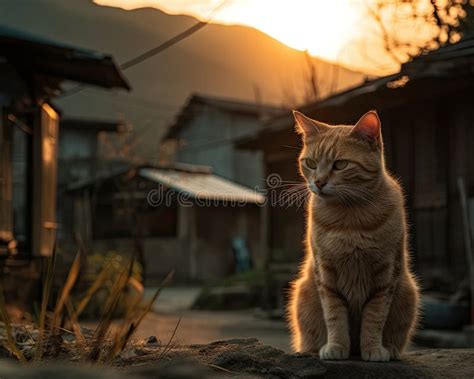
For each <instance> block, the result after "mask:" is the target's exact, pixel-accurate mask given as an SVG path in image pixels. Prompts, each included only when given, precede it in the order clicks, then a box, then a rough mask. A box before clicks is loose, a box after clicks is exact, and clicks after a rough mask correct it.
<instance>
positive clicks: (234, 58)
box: [0, 0, 364, 157]
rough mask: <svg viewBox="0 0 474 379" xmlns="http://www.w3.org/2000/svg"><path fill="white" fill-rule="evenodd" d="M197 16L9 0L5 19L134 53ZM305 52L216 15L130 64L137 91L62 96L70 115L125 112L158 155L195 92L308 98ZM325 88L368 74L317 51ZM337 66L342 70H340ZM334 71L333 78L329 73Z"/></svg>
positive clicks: (3, 5) (127, 55)
mask: <svg viewBox="0 0 474 379" xmlns="http://www.w3.org/2000/svg"><path fill="white" fill-rule="evenodd" d="M197 21H198V20H197V19H196V18H194V17H192V16H189V15H170V14H168V13H166V12H164V11H162V10H159V9H156V8H150V7H147V8H138V9H134V10H129V11H127V10H124V9H121V8H114V7H110V6H101V5H98V4H95V3H94V2H92V1H91V0H68V1H67V2H64V1H61V0H2V1H1V2H0V23H2V24H5V25H7V26H11V27H15V28H17V29H22V30H26V31H30V32H34V33H38V34H41V35H44V36H45V37H48V38H51V39H55V40H58V41H62V42H67V43H71V44H74V45H77V46H80V47H84V48H89V49H93V50H97V51H100V52H104V53H108V54H112V55H113V56H114V59H115V61H116V62H118V63H121V62H124V61H127V60H129V59H131V58H133V57H135V56H137V55H139V54H141V53H143V52H144V51H147V50H149V49H150V48H153V47H156V46H158V45H159V44H160V43H162V42H164V41H165V40H167V39H169V38H170V37H172V36H174V35H176V34H178V33H180V32H182V31H183V30H185V29H187V28H189V27H190V26H191V25H193V24H194V23H196V22H197ZM305 59H306V58H305V56H304V53H302V52H300V51H298V50H295V49H292V48H290V47H288V46H286V45H284V44H283V43H281V42H279V41H278V40H276V39H274V38H273V37H271V36H268V35H266V34H265V33H263V32H261V31H259V30H258V29H256V28H252V27H246V26H242V25H221V24H215V23H211V24H209V25H207V26H206V27H205V28H203V29H201V30H200V31H198V32H197V33H195V34H193V35H192V36H191V37H189V38H187V39H185V40H183V41H181V42H180V43H178V44H176V45H175V46H173V47H172V48H170V49H168V50H166V51H164V52H163V53H161V54H159V55H157V56H155V57H152V58H151V59H148V60H147V61H145V62H143V63H141V64H139V65H137V66H135V67H132V68H130V69H129V70H126V71H125V75H126V77H127V79H128V80H129V82H130V84H131V86H132V89H133V90H132V92H131V93H130V94H126V93H123V92H108V91H101V90H98V89H87V90H85V91H81V92H80V93H78V94H75V95H72V96H65V97H64V98H62V99H61V100H60V101H58V102H57V103H58V104H59V106H60V108H62V109H63V110H64V113H65V115H67V116H68V117H74V116H79V117H89V118H91V117H97V118H104V117H106V118H123V119H125V120H126V121H128V122H131V123H132V124H133V125H134V127H135V129H136V130H137V132H138V133H139V134H140V135H141V141H140V143H139V148H138V149H137V150H139V152H140V153H141V154H142V155H143V156H144V157H153V156H154V155H155V154H156V149H157V148H158V141H159V139H160V138H161V136H162V135H163V134H164V133H165V132H166V128H167V126H168V125H169V124H170V123H171V121H172V120H173V118H174V117H175V115H176V114H177V112H178V111H179V108H180V106H182V105H183V104H184V102H185V100H186V99H187V98H188V97H189V96H190V95H191V93H193V92H200V93H204V94H209V95H212V96H225V97H227V98H229V97H230V98H236V99H241V100H246V101H249V100H255V99H256V98H257V93H258V94H259V96H258V97H259V100H260V101H261V102H264V103H268V104H274V105H290V103H297V102H301V100H302V99H303V97H304V92H305V86H306V85H307V82H306V80H307V79H306V77H305V72H306V71H307V69H308V68H307V64H306V61H305ZM311 61H312V62H313V64H314V65H315V66H316V68H317V71H318V72H319V75H320V77H319V81H318V82H319V83H320V87H321V92H322V94H323V95H325V94H327V92H328V88H329V85H330V83H328V80H329V81H330V78H331V76H333V77H334V76H337V77H338V78H339V81H338V83H337V85H336V86H335V90H336V91H340V90H343V89H345V88H348V87H351V86H354V85H356V84H359V83H360V82H361V81H362V80H363V78H364V75H363V74H361V73H358V72H355V71H351V70H348V69H346V68H339V67H338V66H335V65H333V64H331V63H329V62H325V61H323V60H321V59H318V58H313V59H311ZM335 73H337V74H335ZM328 78H329V79H328Z"/></svg>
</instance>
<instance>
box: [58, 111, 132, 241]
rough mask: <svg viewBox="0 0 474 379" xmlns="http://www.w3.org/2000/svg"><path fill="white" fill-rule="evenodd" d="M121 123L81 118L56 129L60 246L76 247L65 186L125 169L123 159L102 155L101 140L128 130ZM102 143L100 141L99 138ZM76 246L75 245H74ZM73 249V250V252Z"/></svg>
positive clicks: (72, 209)
mask: <svg viewBox="0 0 474 379" xmlns="http://www.w3.org/2000/svg"><path fill="white" fill-rule="evenodd" d="M129 129H130V126H129V125H127V124H126V123H124V122H122V121H111V120H97V119H84V118H63V119H62V120H61V122H60V127H59V143H58V166H59V167H60V168H61V170H59V171H58V204H59V205H58V209H57V219H58V220H57V223H58V226H59V229H58V239H59V240H60V241H61V244H62V245H63V246H64V244H65V243H66V244H68V243H73V244H76V243H77V241H76V237H77V236H75V235H74V228H73V224H74V207H73V202H72V199H71V197H70V196H67V193H66V192H67V190H68V187H69V186H70V185H71V184H72V183H76V182H79V181H84V180H87V179H92V178H95V177H97V176H98V175H99V174H100V173H101V172H104V171H106V170H113V169H116V168H118V167H124V166H125V165H127V164H128V162H127V163H126V162H125V161H124V160H122V161H117V160H113V161H111V160H110V159H108V157H105V156H104V151H102V150H103V146H101V138H100V137H107V136H111V137H113V136H115V135H118V134H120V133H123V132H126V131H129ZM102 140H103V138H102ZM76 246H77V245H76ZM73 250H75V248H74V249H73Z"/></svg>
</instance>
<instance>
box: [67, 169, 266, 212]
mask: <svg viewBox="0 0 474 379" xmlns="http://www.w3.org/2000/svg"><path fill="white" fill-rule="evenodd" d="M121 175H126V176H127V177H128V178H132V177H137V176H139V177H142V178H144V179H146V180H149V181H151V182H154V183H158V184H161V185H163V186H165V187H168V188H171V189H173V190H175V191H176V192H178V193H183V194H185V195H187V196H189V198H191V199H199V200H211V201H225V202H228V203H232V204H235V203H251V204H262V203H263V202H264V201H265V196H264V195H262V194H261V193H259V192H257V191H255V190H252V189H250V188H247V187H244V186H242V185H240V184H237V183H234V182H232V181H230V180H228V179H225V178H222V177H220V176H217V175H214V174H213V173H212V170H211V168H210V167H207V166H198V165H190V164H180V163H177V164H172V165H161V166H153V167H152V166H142V167H128V168H122V169H120V170H117V171H115V172H111V173H109V174H101V175H99V176H98V177H96V178H92V179H88V180H85V181H81V182H78V183H75V184H73V185H71V186H69V191H72V192H76V191H81V190H83V189H86V188H90V187H93V186H95V185H96V184H101V183H103V182H104V181H107V180H111V179H115V178H117V177H118V176H121Z"/></svg>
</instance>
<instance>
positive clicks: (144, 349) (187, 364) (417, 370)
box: [0, 339, 474, 379]
mask: <svg viewBox="0 0 474 379" xmlns="http://www.w3.org/2000/svg"><path fill="white" fill-rule="evenodd" d="M149 341H152V342H150V343H148V344H147V343H144V344H142V345H137V346H136V347H135V348H134V349H133V354H130V353H129V354H127V355H126V356H124V357H122V358H121V359H119V360H118V361H117V362H116V367H115V371H111V370H112V369H103V370H102V369H98V368H97V367H96V368H92V367H89V368H87V367H84V365H82V367H80V366H78V365H74V366H72V365H71V366H66V365H58V364H54V363H49V364H47V365H42V366H40V367H31V368H24V367H20V366H18V365H13V364H11V363H8V364H4V363H0V378H2V379H4V378H8V379H20V378H22V379H30V378H31V379H32V378H36V377H44V378H52V379H54V378H58V379H59V378H65V377H68V378H81V377H84V378H97V379H99V378H100V379H102V378H103V379H106V378H111V377H114V378H120V379H133V378H137V379H140V378H170V379H207V378H225V377H237V378H271V379H280V378H281V379H304V378H305V379H306V378H307V379H309V378H388V379H390V378H397V379H398V378H474V349H436V350H420V351H415V352H411V353H408V354H407V355H406V356H405V357H404V358H403V360H402V361H399V362H389V363H368V362H362V361H360V360H358V359H353V360H348V361H331V362H330V361H321V360H319V358H318V357H317V356H315V355H311V354H287V353H285V352H283V351H281V350H278V349H275V348H273V347H270V346H266V345H263V344H261V343H260V342H258V340H256V339H234V340H227V341H218V342H213V343H210V344H207V345H191V346H176V347H173V348H172V349H170V350H169V351H166V353H165V354H163V348H162V347H159V346H156V343H155V342H153V341H154V340H153V339H152V340H149ZM3 362H5V361H3Z"/></svg>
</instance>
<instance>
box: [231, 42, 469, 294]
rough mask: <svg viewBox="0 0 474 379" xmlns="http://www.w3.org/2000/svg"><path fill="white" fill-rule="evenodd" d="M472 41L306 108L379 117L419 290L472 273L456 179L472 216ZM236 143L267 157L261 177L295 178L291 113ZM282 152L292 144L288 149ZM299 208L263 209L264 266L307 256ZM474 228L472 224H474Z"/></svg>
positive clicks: (446, 287)
mask: <svg viewBox="0 0 474 379" xmlns="http://www.w3.org/2000/svg"><path fill="white" fill-rule="evenodd" d="M473 93H474V39H466V40H462V41H461V42H459V43H457V44H454V45H451V46H446V47H443V48H441V49H439V50H437V51H434V52H432V53H428V54H426V55H422V56H420V57H418V58H415V59H414V60H412V61H411V62H408V63H406V64H404V65H403V66H402V68H401V71H400V72H398V73H396V74H394V75H390V76H386V77H382V78H379V79H376V80H373V81H369V82H366V83H365V84H363V85H361V86H359V87H356V88H353V89H350V90H348V91H345V92H342V93H339V94H336V95H334V96H330V97H328V98H326V99H323V100H321V101H318V102H315V103H313V104H308V105H306V106H304V107H302V108H301V109H300V110H301V112H303V113H305V114H307V115H308V116H310V117H312V118H315V119H318V120H322V121H325V122H328V123H333V124H341V123H342V124H349V123H354V122H356V121H357V120H358V118H359V117H360V116H361V115H362V114H364V113H365V112H367V111H368V110H370V109H376V110H377V111H378V112H379V115H380V117H381V120H382V133H383V138H384V144H385V155H386V163H387V166H388V168H389V170H390V171H391V172H393V173H394V174H395V176H396V177H398V178H400V180H401V183H402V186H403V188H404V191H405V194H406V205H407V210H408V221H409V224H410V235H411V239H410V248H411V250H412V251H413V264H414V265H415V267H416V271H417V273H418V275H419V276H420V278H421V281H422V284H423V287H424V288H425V289H435V290H442V291H454V290H455V289H456V287H457V286H458V285H459V284H460V283H461V281H462V280H463V279H464V278H465V277H466V276H467V274H468V264H467V261H466V253H465V246H464V241H465V237H464V235H465V229H464V228H463V223H462V217H461V205H460V200H459V193H458V187H457V181H458V178H459V177H462V178H464V181H465V183H466V187H467V194H468V197H469V198H470V199H471V200H470V202H471V208H470V219H471V222H472V220H474V206H473V204H474V201H473V198H474V150H473V146H474V105H473ZM238 146H239V147H240V148H243V149H245V150H250V151H260V152H263V153H264V156H265V158H264V160H265V171H266V174H269V173H277V174H279V175H280V176H281V177H282V179H283V180H289V181H298V180H301V178H299V175H298V173H297V171H296V162H297V156H298V153H299V147H300V146H301V142H300V137H299V136H298V135H296V133H295V132H294V121H293V117H292V115H291V114H290V113H289V112H288V113H287V114H285V115H282V116H281V117H276V118H274V119H273V120H270V121H268V122H267V123H266V124H265V128H264V129H263V130H262V131H261V132H259V133H258V134H257V135H254V136H250V137H248V138H244V139H242V140H241V141H240V142H239V143H238ZM285 146H290V147H293V149H289V148H287V147H285ZM303 208H304V207H300V208H297V207H296V206H290V207H288V208H286V207H281V206H280V207H279V206H275V207H269V208H268V209H267V212H268V228H269V236H268V241H267V243H268V245H269V252H270V254H269V257H268V261H269V264H270V265H272V264H273V265H274V266H275V267H277V266H278V265H280V266H279V267H280V268H281V267H282V266H281V264H282V263H285V262H293V263H291V264H289V265H288V266H287V270H288V272H294V271H296V268H297V265H296V261H298V260H300V259H301V257H302V254H303V242H302V241H303V240H304V230H305V223H304V210H303ZM473 229H474V228H473Z"/></svg>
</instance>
